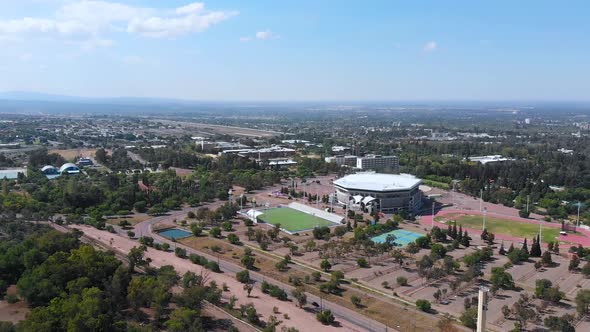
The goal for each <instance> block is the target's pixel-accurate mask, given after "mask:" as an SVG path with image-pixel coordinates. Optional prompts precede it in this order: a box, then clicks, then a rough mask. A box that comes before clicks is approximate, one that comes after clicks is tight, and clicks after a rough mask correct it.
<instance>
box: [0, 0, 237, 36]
mask: <svg viewBox="0 0 590 332" xmlns="http://www.w3.org/2000/svg"><path fill="white" fill-rule="evenodd" d="M235 15H238V12H235V11H211V10H206V9H205V5H204V4H203V3H200V2H195V3H190V4H188V5H186V6H182V7H178V8H172V9H167V10H158V9H154V8H144V7H134V6H129V5H125V4H121V3H116V2H107V1H95V0H88V1H81V0H77V1H71V2H67V3H66V4H64V5H63V6H61V7H60V8H59V9H58V10H57V11H56V13H55V14H54V16H53V17H45V18H34V17H23V18H19V19H11V20H0V39H6V38H8V37H17V36H18V37H21V36H26V37H35V36H39V35H52V36H58V37H66V38H72V37H75V38H87V39H89V40H92V41H94V46H95V47H96V46H111V45H112V43H110V45H107V44H109V43H108V42H106V43H105V42H104V41H108V40H109V39H105V38H103V37H101V36H102V35H104V34H107V33H113V32H127V33H129V34H138V35H142V36H147V37H155V38H158V37H175V36H179V35H185V34H191V33H198V32H203V31H205V30H207V29H208V28H209V27H211V26H212V25H215V24H218V23H220V22H222V21H224V20H226V19H228V18H230V17H233V16H235ZM101 41H102V42H101ZM89 44H91V43H89ZM101 44H102V45H101Z"/></svg>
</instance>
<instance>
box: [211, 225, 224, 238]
mask: <svg viewBox="0 0 590 332" xmlns="http://www.w3.org/2000/svg"><path fill="white" fill-rule="evenodd" d="M209 235H211V236H213V237H217V238H218V237H220V236H221V229H220V228H219V227H213V228H211V230H209Z"/></svg>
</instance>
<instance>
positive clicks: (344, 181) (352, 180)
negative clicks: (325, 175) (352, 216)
mask: <svg viewBox="0 0 590 332" xmlns="http://www.w3.org/2000/svg"><path fill="white" fill-rule="evenodd" d="M421 183H422V180H421V179H419V178H417V177H415V176H413V175H410V174H382V173H356V174H351V175H347V176H345V177H343V178H340V179H338V180H336V181H334V185H336V186H338V187H342V188H344V189H357V190H366V191H397V190H410V189H412V188H414V187H417V186H419V185H420V184H421Z"/></svg>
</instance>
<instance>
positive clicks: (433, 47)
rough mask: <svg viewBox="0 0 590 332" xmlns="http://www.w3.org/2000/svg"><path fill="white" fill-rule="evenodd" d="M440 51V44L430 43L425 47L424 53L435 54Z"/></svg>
mask: <svg viewBox="0 0 590 332" xmlns="http://www.w3.org/2000/svg"><path fill="white" fill-rule="evenodd" d="M437 49H438V44H437V43H436V42H435V41H430V42H428V43H426V44H425V45H424V48H423V50H424V52H434V51H436V50H437Z"/></svg>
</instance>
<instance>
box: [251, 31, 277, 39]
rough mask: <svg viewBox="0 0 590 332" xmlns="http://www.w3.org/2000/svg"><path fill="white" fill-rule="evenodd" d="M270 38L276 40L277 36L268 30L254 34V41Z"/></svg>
mask: <svg viewBox="0 0 590 332" xmlns="http://www.w3.org/2000/svg"><path fill="white" fill-rule="evenodd" d="M271 38H273V39H274V38H278V36H277V35H275V34H274V33H273V32H272V31H270V30H265V31H258V32H257V33H256V39H260V40H267V39H271Z"/></svg>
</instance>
